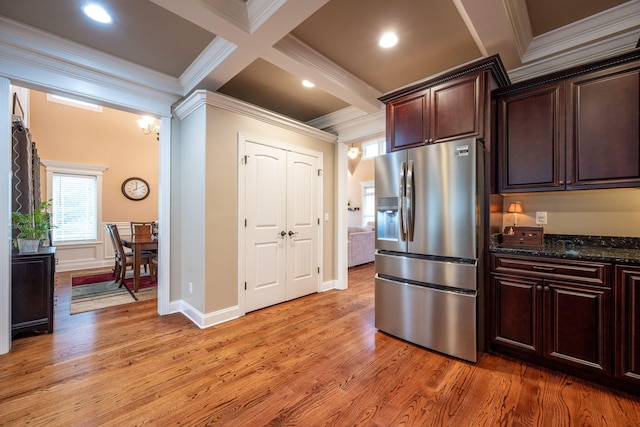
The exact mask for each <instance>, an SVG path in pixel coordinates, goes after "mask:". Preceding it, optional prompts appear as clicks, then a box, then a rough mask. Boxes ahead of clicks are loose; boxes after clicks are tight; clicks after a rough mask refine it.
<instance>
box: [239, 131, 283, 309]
mask: <svg viewBox="0 0 640 427" xmlns="http://www.w3.org/2000/svg"><path fill="white" fill-rule="evenodd" d="M246 153H247V156H248V158H247V165H246V192H245V196H246V209H247V232H246V242H245V248H246V252H247V253H246V280H247V292H246V297H245V298H246V300H245V302H246V310H247V311H252V310H256V309H258V308H263V307H267V306H269V305H273V304H277V303H279V302H282V301H284V300H285V295H286V281H285V280H286V255H285V253H286V242H285V239H286V237H283V236H281V235H280V233H281V232H282V231H285V230H286V227H287V224H286V221H287V213H286V152H285V151H283V150H278V149H276V148H272V147H267V146H265V145H260V144H253V143H247V144H246Z"/></svg>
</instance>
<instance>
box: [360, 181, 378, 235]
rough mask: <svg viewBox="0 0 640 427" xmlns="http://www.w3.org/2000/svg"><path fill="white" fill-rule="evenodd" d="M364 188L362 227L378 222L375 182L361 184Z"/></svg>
mask: <svg viewBox="0 0 640 427" xmlns="http://www.w3.org/2000/svg"><path fill="white" fill-rule="evenodd" d="M360 185H361V186H362V225H367V224H368V223H370V222H371V223H373V222H374V221H375V220H376V216H375V215H376V212H375V209H376V187H375V184H374V182H373V181H365V182H361V183H360Z"/></svg>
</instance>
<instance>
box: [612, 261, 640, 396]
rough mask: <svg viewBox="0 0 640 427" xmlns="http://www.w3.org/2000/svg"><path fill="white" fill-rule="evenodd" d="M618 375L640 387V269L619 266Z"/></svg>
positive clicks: (616, 290)
mask: <svg viewBox="0 0 640 427" xmlns="http://www.w3.org/2000/svg"><path fill="white" fill-rule="evenodd" d="M615 292H616V319H615V324H616V327H617V329H616V343H615V346H614V348H615V350H616V369H615V375H616V377H618V378H621V379H623V380H626V381H630V382H632V383H635V384H640V267H637V266H635V267H629V266H622V265H618V266H616V289H615Z"/></svg>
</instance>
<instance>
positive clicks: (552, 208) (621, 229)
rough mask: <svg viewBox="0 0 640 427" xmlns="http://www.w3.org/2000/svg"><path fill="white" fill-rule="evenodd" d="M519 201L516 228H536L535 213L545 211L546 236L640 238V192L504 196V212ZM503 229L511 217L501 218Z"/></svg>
mask: <svg viewBox="0 0 640 427" xmlns="http://www.w3.org/2000/svg"><path fill="white" fill-rule="evenodd" d="M516 200H517V201H520V202H522V206H523V209H524V214H519V215H518V225H535V223H536V212H537V211H546V212H547V221H548V222H547V225H545V226H543V227H544V231H545V233H549V234H581V235H592V236H627V237H640V189H635V188H632V189H618V190H584V191H558V192H549V193H529V194H520V195H516V196H512V195H509V196H505V197H504V200H503V212H506V211H507V208H508V206H509V203H510V202H512V201H516ZM502 222H503V225H502V226H503V228H504V227H505V226H507V225H513V214H510V213H505V214H504V215H503V221H502Z"/></svg>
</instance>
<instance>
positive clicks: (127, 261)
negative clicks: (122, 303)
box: [106, 224, 149, 287]
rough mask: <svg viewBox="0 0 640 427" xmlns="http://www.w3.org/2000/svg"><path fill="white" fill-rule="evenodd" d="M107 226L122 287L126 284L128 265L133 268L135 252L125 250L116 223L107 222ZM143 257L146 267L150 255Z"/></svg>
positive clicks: (117, 275) (117, 274)
mask: <svg viewBox="0 0 640 427" xmlns="http://www.w3.org/2000/svg"><path fill="white" fill-rule="evenodd" d="M106 227H107V230H109V234H110V236H111V239H112V242H113V248H114V251H115V257H116V264H117V266H116V268H117V273H116V272H115V271H114V275H115V276H116V283H120V286H119V287H122V285H124V278H125V275H126V274H127V267H131V268H132V269H133V253H131V252H125V250H124V246H123V245H122V239H121V238H120V232H119V231H118V227H117V226H116V225H115V224H106ZM141 259H142V260H143V263H144V265H145V267H146V266H147V265H148V264H149V258H148V255H147V256H146V257H143V258H141Z"/></svg>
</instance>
